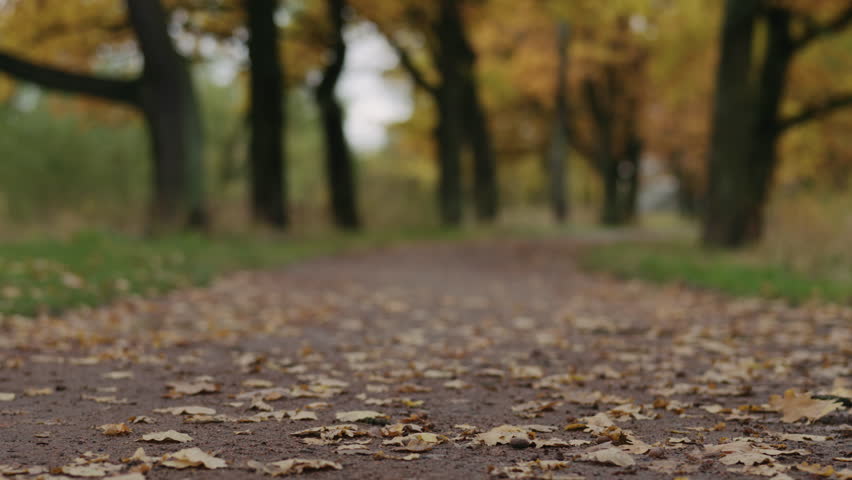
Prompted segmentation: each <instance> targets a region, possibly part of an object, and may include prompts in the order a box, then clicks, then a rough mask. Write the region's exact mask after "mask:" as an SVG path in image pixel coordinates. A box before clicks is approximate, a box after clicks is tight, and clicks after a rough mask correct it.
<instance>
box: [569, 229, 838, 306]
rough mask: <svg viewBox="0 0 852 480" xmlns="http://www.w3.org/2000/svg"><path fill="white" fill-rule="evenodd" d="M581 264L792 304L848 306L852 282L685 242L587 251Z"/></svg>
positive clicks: (750, 254)
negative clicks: (808, 303)
mask: <svg viewBox="0 0 852 480" xmlns="http://www.w3.org/2000/svg"><path fill="white" fill-rule="evenodd" d="M581 262H582V264H583V266H585V267H587V268H589V269H592V270H598V271H603V272H609V273H613V274H616V275H618V276H622V277H627V278H638V279H642V280H648V281H652V282H658V283H671V282H676V283H682V284H685V285H689V286H694V287H701V288H708V289H714V290H719V291H722V292H726V293H729V294H732V295H737V296H763V297H772V298H781V299H786V300H788V301H790V302H792V303H794V304H795V303H801V302H805V301H808V300H822V301H829V302H836V303H846V304H848V303H850V302H852V282H850V281H848V280H844V279H837V278H834V277H832V276H831V275H828V274H821V273H819V272H813V273H807V274H806V273H804V272H801V271H796V270H793V269H792V268H790V267H789V266H786V265H782V264H778V263H775V262H773V261H771V260H768V259H766V258H763V257H762V256H761V255H759V254H757V253H755V252H746V253H726V252H708V251H705V250H702V249H700V248H698V247H696V246H691V245H689V244H684V243H656V242H623V243H622V242H620V243H614V244H608V245H599V246H593V247H589V248H588V250H586V251H585V252H584V255H583V256H582V259H581Z"/></svg>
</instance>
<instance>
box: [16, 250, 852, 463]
mask: <svg viewBox="0 0 852 480" xmlns="http://www.w3.org/2000/svg"><path fill="white" fill-rule="evenodd" d="M576 255H577V249H576V248H575V247H574V246H572V245H570V244H566V243H564V242H558V241H554V240H549V241H535V242H531V241H524V242H517V241H512V242H509V241H506V242H488V243H469V244H465V245H455V246H449V245H445V246H435V245H433V246H419V247H407V248H403V249H394V250H389V251H384V252H377V253H370V254H360V255H352V256H345V257H338V258H329V259H324V260H319V261H312V262H308V263H304V264H301V265H298V266H294V267H291V268H288V269H286V270H284V271H280V272H275V273H246V274H240V275H235V276H232V277H229V278H226V279H223V280H221V281H219V282H217V283H216V284H215V285H213V286H211V287H210V288H208V289H197V290H190V291H183V292H177V293H175V294H173V295H170V296H168V297H166V298H163V299H159V300H156V301H143V300H131V301H125V302H122V303H119V304H117V305H113V306H110V307H109V308H105V309H102V310H95V311H80V312H75V313H72V314H68V315H66V316H64V317H62V318H58V319H41V320H39V321H38V322H33V321H26V322H24V321H21V322H15V323H16V326H15V327H14V328H12V329H11V330H9V331H7V332H4V333H5V335H4V336H3V338H2V339H0V392H2V393H0V478H3V477H4V476H5V477H7V478H14V479H16V480H17V479H24V478H25V479H30V478H36V477H38V476H39V475H41V477H40V478H45V479H49V478H83V477H84V476H85V477H86V478H97V477H103V478H109V477H110V476H115V475H118V474H122V475H125V476H124V477H121V478H126V479H128V480H133V479H142V478H148V479H152V480H153V479H183V478H204V479H208V478H209V479H215V478H262V477H261V475H262V473H255V472H256V471H261V472H264V471H265V473H266V474H274V473H281V472H282V471H287V469H288V468H294V469H298V467H299V464H295V465H294V462H289V463H285V464H275V463H273V462H278V461H282V460H287V459H291V458H302V459H315V460H316V459H321V460H327V461H330V462H332V464H331V465H328V464H327V465H326V466H327V467H328V468H332V469H331V470H323V471H317V472H310V473H308V471H306V474H309V475H310V478H315V479H324V478H343V479H357V478H369V479H403V478H434V479H446V478H467V479H470V478H500V477H503V478H507V477H510V476H513V475H514V476H515V477H513V478H616V477H618V478H621V477H623V478H635V479H642V478H675V477H688V478H690V479H700V478H706V479H710V478H714V479H715V478H743V477H749V475H750V474H760V475H762V476H763V477H762V478H773V477H774V478H778V479H783V478H788V477H787V476H789V478H803V479H804V478H816V477H814V476H813V474H811V473H807V472H805V471H803V469H804V470H808V469H811V470H814V469H816V468H817V467H814V466H813V465H812V464H819V465H821V466H823V467H826V466H832V467H833V468H834V470H835V471H836V472H835V473H833V474H832V473H831V472H830V471H828V470H824V471H823V473H827V474H828V475H829V476H830V475H834V476H833V477H830V478H850V477H849V476H848V475H849V473H848V472H849V470H846V473H843V469H844V468H846V469H849V468H852V465H850V463H848V462H849V461H850V457H852V440H850V438H852V427H850V425H849V423H850V417H849V409H848V408H845V407H844V406H842V405H841V404H839V403H837V402H834V401H832V398H834V397H827V398H829V400H825V399H822V400H819V399H814V398H811V394H813V395H818V394H821V395H834V396H836V397H847V398H848V397H850V396H852V395H850V390H849V388H850V383H849V382H850V375H852V366H850V354H852V314H850V311H849V310H844V309H840V308H829V307H809V308H798V309H790V308H786V307H784V306H781V305H778V304H770V303H766V302H757V301H744V300H730V299H726V298H724V297H721V296H716V295H713V294H708V293H698V292H694V291H689V290H685V289H680V288H674V287H670V288H661V287H652V286H645V285H640V284H636V283H627V282H620V281H615V280H611V279H604V278H599V277H594V276H589V275H585V274H581V273H580V272H578V271H577V270H576V268H575V267H574V264H573V259H574V257H575V256H576ZM205 377H206V378H205ZM169 385H171V387H169ZM788 389H796V392H801V391H804V392H809V393H808V394H800V393H793V392H791V393H789V394H788V397H786V398H783V395H784V392H785V391H786V390H788ZM772 395H780V396H782V398H776V399H775V400H774V401H772V402H771V404H770V397H771V396H772ZM12 397H14V398H12ZM185 406H191V407H206V408H207V409H209V410H203V409H201V410H199V409H197V408H193V409H188V410H189V412H186V413H183V414H181V413H179V409H174V407H185ZM164 409H172V410H171V411H166V410H164ZM213 410H215V412H213ZM362 411H372V412H373V413H370V412H367V413H364V412H362ZM172 412H173V413H176V414H173V413H172ZM193 412H195V413H196V415H192V413H193ZM351 412H355V413H351ZM358 412H361V413H358ZM347 413H348V415H347ZM338 414H343V416H342V417H341V420H339V421H338V420H337V415H338ZM797 416H800V417H808V416H809V417H811V418H812V419H815V421H814V422H812V423H808V422H807V421H806V419H805V418H802V419H801V420H800V421H798V422H786V421H783V420H791V418H792V417H797ZM133 417H135V420H136V421H140V419H141V421H140V422H139V423H133V422H132V421H131V420H130V419H131V418H133ZM782 417H783V418H782ZM792 419H793V420H795V418H792ZM145 421H150V422H152V423H145ZM105 424H124V426H126V428H128V429H131V430H132V432H130V433H124V434H118V435H107V434H106V433H104V432H102V430H100V429H99V428H98V427H99V426H101V425H105ZM341 424H343V425H349V426H347V427H335V426H339V425H341ZM383 424H386V425H383ZM502 425H510V426H512V427H503V428H502V429H497V430H492V429H494V428H495V427H500V426H502ZM383 427H384V428H383ZM105 428H107V427H105ZM111 428H113V429H116V430H117V431H118V432H120V431H121V430H123V429H124V428H125V427H123V426H119V425H116V426H114V427H111ZM566 428H567V429H566ZM309 429H314V430H309ZM168 430H175V431H178V432H181V433H184V434H188V435H189V437H191V440H189V441H186V442H185V443H153V442H142V441H139V439H140V438H141V437H142V436H143V435H145V434H148V433H152V432H163V431H168ZM305 430H308V431H307V432H305V433H303V434H301V435H294V433H296V432H300V431H305ZM111 433H116V432H111ZM183 440H186V438H183ZM388 442H392V443H388ZM393 442H395V443H393ZM509 442H511V443H509ZM720 445H721V446H720ZM140 447H142V448H143V449H144V452H145V456H144V457H140V456H139V455H137V458H136V459H134V460H129V458H130V457H131V456H133V455H134V452H136V451H137V449H138V448H140ZM193 447H197V448H198V449H200V451H201V452H199V451H198V450H185V449H191V448H193ZM182 450H183V451H184V452H183V453H177V454H176V453H175V452H179V451H182ZM86 452H91V453H88V454H87V453H86ZM379 452H381V453H379ZM193 454H195V455H199V458H198V459H197V461H198V462H202V463H204V462H206V467H205V466H199V467H194V468H186V469H177V468H174V467H179V466H185V465H190V464H192V463H193V460H192V458H193V457H192V455H193ZM205 455H209V456H207V457H204V456H205ZM106 456H108V458H107V457H106ZM212 457H215V459H221V460H218V461H217V460H215V459H211V458H212ZM75 459H77V460H75ZM539 459H540V460H542V461H540V462H537V461H536V460H539ZM803 462H807V464H805V463H803ZM223 465H225V466H224V468H219V467H222V466H223ZM314 465H316V466H321V465H320V464H314ZM308 466H311V465H308ZM335 467H341V468H342V470H339V471H338V470H334V469H333V468H335ZM785 475H787V476H785ZM844 475H847V476H846V477H844ZM753 478H761V477H758V476H755V477H753Z"/></svg>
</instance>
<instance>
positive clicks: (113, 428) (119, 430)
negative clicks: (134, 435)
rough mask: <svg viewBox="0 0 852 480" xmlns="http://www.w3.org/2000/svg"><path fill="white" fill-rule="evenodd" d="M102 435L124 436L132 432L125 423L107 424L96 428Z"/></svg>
mask: <svg viewBox="0 0 852 480" xmlns="http://www.w3.org/2000/svg"><path fill="white" fill-rule="evenodd" d="M98 428H99V429H100V430H101V431H102V432H103V433H104V435H125V434H128V433H130V432H132V431H133V430H132V429H131V428H130V427H128V426H127V424H125V423H107V424H106V425H101V426H99V427H98Z"/></svg>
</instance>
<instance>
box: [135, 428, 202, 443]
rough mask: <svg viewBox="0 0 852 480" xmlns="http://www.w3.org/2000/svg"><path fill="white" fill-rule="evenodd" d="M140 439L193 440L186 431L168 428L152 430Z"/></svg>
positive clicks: (158, 440)
mask: <svg viewBox="0 0 852 480" xmlns="http://www.w3.org/2000/svg"><path fill="white" fill-rule="evenodd" d="M138 441H140V442H157V443H165V442H173V443H186V442H191V441H192V437H190V436H189V435H187V434H185V433H181V432H178V431H175V430H167V431H165V432H152V433H146V434H145V435H142V438H140V439H139V440H138Z"/></svg>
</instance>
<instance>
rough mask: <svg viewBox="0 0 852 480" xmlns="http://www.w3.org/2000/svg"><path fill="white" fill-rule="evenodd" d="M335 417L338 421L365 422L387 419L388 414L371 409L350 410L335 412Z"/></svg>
mask: <svg viewBox="0 0 852 480" xmlns="http://www.w3.org/2000/svg"><path fill="white" fill-rule="evenodd" d="M335 418H336V419H337V421H339V422H365V423H376V422H378V421H387V420H388V419H390V417H389V416H387V415H385V414H383V413H379V412H374V411H372V410H355V411H351V412H337V414H335Z"/></svg>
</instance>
